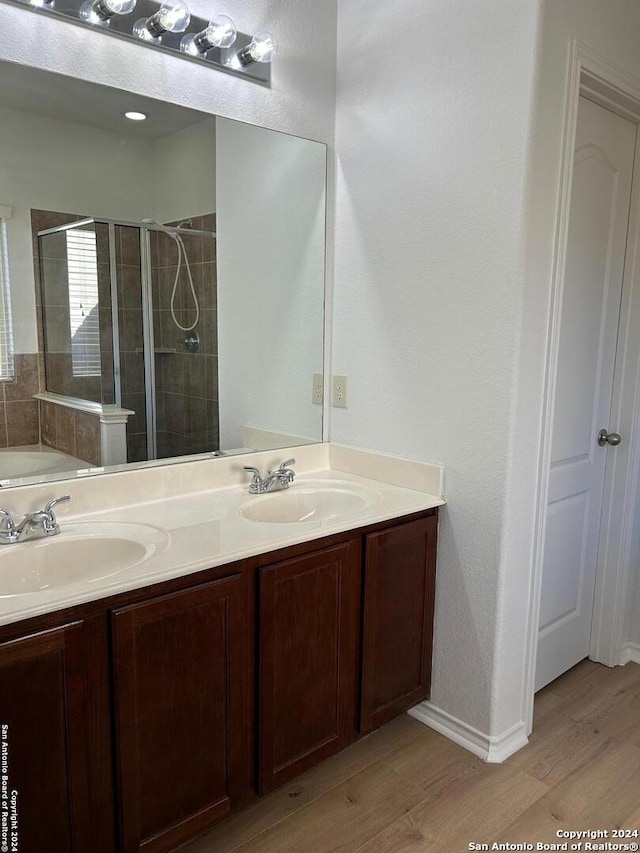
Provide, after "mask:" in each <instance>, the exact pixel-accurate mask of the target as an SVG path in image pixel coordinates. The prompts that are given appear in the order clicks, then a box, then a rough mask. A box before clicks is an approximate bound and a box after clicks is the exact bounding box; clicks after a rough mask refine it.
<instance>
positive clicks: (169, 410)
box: [0, 63, 326, 486]
mask: <svg viewBox="0 0 640 853" xmlns="http://www.w3.org/2000/svg"><path fill="white" fill-rule="evenodd" d="M0 72H1V73H2V75H3V87H2V90H1V91H0V158H1V163H2V165H1V168H0V255H1V257H0V261H1V263H0V269H1V270H2V277H1V282H0V285H1V286H0V293H1V296H0V485H2V486H6V485H9V484H12V483H22V482H25V480H23V479H20V478H29V481H30V482H33V481H34V480H35V479H44V478H46V479H55V478H62V477H65V476H68V474H67V472H72V471H76V470H81V471H83V472H85V473H86V472H87V471H88V469H95V470H94V471H92V473H94V472H95V473H98V472H99V471H101V470H103V469H104V468H106V467H109V466H113V465H122V464H130V463H150V462H154V461H155V460H164V461H165V462H166V461H167V460H169V459H174V458H178V457H185V456H190V455H193V454H202V453H217V454H226V453H234V452H242V451H244V452H248V451H251V450H263V449H268V448H276V447H286V446H292V445H296V444H302V443H307V442H315V441H320V440H322V406H321V405H314V401H313V394H312V389H313V376H314V374H321V373H322V366H323V330H324V230H325V221H324V220H325V181H326V174H325V157H326V155H325V148H324V146H323V145H321V144H319V143H314V142H310V141H308V140H303V139H299V138H295V137H290V136H287V135H285V134H281V133H277V132H275V131H268V130H265V129H262V128H256V127H252V126H250V125H246V124H242V123H239V122H234V121H230V120H228V119H220V118H216V117H212V116H206V115H203V114H200V113H196V112H194V111H191V110H187V109H184V108H181V107H177V106H175V105H169V104H164V103H162V102H156V101H150V100H148V99H141V98H139V97H137V96H135V97H134V96H133V95H130V94H128V93H126V92H120V91H117V90H112V89H106V88H104V87H99V86H95V85H93V84H88V83H85V82H82V81H77V80H73V79H71V78H64V77H59V76H58V75H52V74H48V73H45V72H41V71H36V70H34V69H29V68H25V67H23V66H18V65H12V64H9V63H0ZM131 109H136V110H138V111H139V112H143V113H145V114H146V115H147V119H146V120H145V121H141V122H132V121H127V120H126V119H125V117H124V113H125V112H127V111H128V110H131Z"/></svg>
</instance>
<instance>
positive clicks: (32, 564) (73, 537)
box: [0, 521, 169, 598]
mask: <svg viewBox="0 0 640 853" xmlns="http://www.w3.org/2000/svg"><path fill="white" fill-rule="evenodd" d="M60 527H61V532H60V533H59V534H58V535H57V536H52V537H51V538H49V539H46V538H45V539H32V540H26V541H25V542H18V543H16V544H14V545H3V546H1V548H0V598H4V597H7V596H11V595H22V594H23V593H34V592H43V591H46V590H50V589H58V588H59V587H64V586H71V585H72V584H77V583H86V582H89V583H91V582H95V581H98V580H102V579H104V578H108V577H111V576H112V575H116V574H118V573H120V572H123V571H126V570H127V569H131V568H133V567H134V566H137V565H139V564H140V563H142V562H144V561H145V560H148V559H149V558H150V557H152V556H153V555H154V554H157V553H159V552H160V551H162V550H164V548H165V547H166V546H167V544H168V542H169V536H168V535H167V534H166V533H165V532H164V531H162V530H159V529H158V528H156V527H152V526H151V525H147V524H135V523H128V522H120V523H116V522H98V523H91V524H90V523H81V522H78V523H73V522H72V523H69V524H66V525H65V523H64V521H61V523H60Z"/></svg>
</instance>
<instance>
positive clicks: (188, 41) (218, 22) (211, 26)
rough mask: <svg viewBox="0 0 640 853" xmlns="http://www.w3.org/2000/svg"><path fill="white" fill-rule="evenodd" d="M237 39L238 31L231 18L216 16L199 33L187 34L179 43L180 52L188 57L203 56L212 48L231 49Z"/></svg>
mask: <svg viewBox="0 0 640 853" xmlns="http://www.w3.org/2000/svg"><path fill="white" fill-rule="evenodd" d="M237 37H238V30H237V29H236V25H235V24H234V23H233V21H232V20H231V18H228V17H227V16H226V15H218V16H217V17H216V18H213V19H212V20H211V21H209V23H208V25H207V26H206V27H205V29H204V30H201V31H200V32H199V33H195V35H194V34H193V33H189V34H188V35H186V36H184V37H183V39H182V41H181V42H180V50H181V51H182V52H183V53H188V54H189V55H190V56H205V55H206V54H207V53H208V52H209V51H210V50H211V49H212V48H214V47H221V48H226V47H231V45H232V44H233V43H234V42H235V40H236V38H237Z"/></svg>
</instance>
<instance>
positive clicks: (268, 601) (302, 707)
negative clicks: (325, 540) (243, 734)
mask: <svg viewBox="0 0 640 853" xmlns="http://www.w3.org/2000/svg"><path fill="white" fill-rule="evenodd" d="M360 563H361V545H360V541H358V540H355V541H351V542H347V543H344V544H341V545H336V546H334V547H332V548H326V549H324V550H322V551H317V552H315V553H312V554H309V555H308V556H302V557H296V558H294V559H292V560H286V561H285V562H282V563H277V564H276V565H273V566H268V567H266V568H263V569H261V570H260V580H259V588H260V607H259V614H260V615H259V618H260V627H259V645H258V648H259V658H260V664H259V672H260V687H259V689H260V702H259V719H260V739H259V743H260V749H259V751H260V772H259V779H260V791H261V792H265V791H269V790H271V789H272V788H274V787H275V786H276V785H279V784H281V783H282V782H284V781H285V780H287V779H290V778H291V777H293V776H296V775H297V774H299V773H301V772H302V771H303V770H306V769H307V768H308V767H310V766H312V765H313V764H316V763H317V762H318V761H320V760H322V759H323V758H326V757H327V756H329V755H331V754H332V753H334V752H336V751H337V750H339V749H341V748H342V747H343V746H345V745H346V744H347V743H348V742H349V741H350V740H352V739H353V737H354V736H355V733H356V709H357V673H358V657H359V635H360V630H359V625H360Z"/></svg>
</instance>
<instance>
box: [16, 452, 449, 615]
mask: <svg viewBox="0 0 640 853" xmlns="http://www.w3.org/2000/svg"><path fill="white" fill-rule="evenodd" d="M317 447H318V446H312V448H310V449H309V450H306V449H305V450H301V449H299V448H297V449H296V456H297V457H302V459H299V461H300V462H301V466H300V467H301V468H302V471H301V473H299V475H298V476H297V477H296V480H295V482H294V483H293V485H292V486H291V487H290V489H289V490H288V491H287V492H281V493H273V498H276V496H277V495H278V494H287V493H293V492H294V491H295V490H308V489H309V488H313V486H314V484H316V486H317V485H320V487H323V486H324V487H325V488H326V487H331V486H332V484H334V483H335V485H336V486H340V485H342V488H345V489H352V490H355V491H357V492H358V493H359V494H362V495H366V498H367V501H366V505H365V506H364V507H363V508H358V509H356V510H352V511H351V512H349V513H345V514H344V515H343V516H340V517H331V518H328V519H325V520H319V521H305V522H293V523H275V524H274V523H269V522H256V521H252V520H249V519H247V518H245V517H244V516H243V515H242V514H241V512H240V509H241V508H242V507H244V506H246V505H247V504H248V502H249V501H255V500H262V499H263V498H261V497H260V496H252V495H250V494H249V493H248V490H247V485H246V483H245V484H244V485H238V484H234V485H220V484H219V483H220V479H219V478H218V483H215V484H213V487H212V488H210V489H206V488H205V489H202V488H201V486H202V482H201V480H198V481H197V482H196V483H194V491H193V493H191V494H176V495H175V496H173V497H168V496H165V495H163V496H162V497H161V498H160V499H156V500H146V501H139V502H137V503H131V504H129V505H127V506H124V505H118V506H117V507H116V508H111V509H105V508H101V509H98V510H96V509H93V510H91V511H85V512H80V513H73V512H72V511H71V507H73V508H74V509H76V510H77V509H83V507H78V506H77V505H76V506H74V504H73V503H72V504H71V505H65V506H61V507H60V512H59V513H58V521H59V523H60V527H61V530H62V532H61V534H60V535H59V537H56V539H60V540H62V539H63V537H64V531H65V525H70V524H71V523H72V522H82V523H83V526H84V525H86V526H87V529H90V527H91V524H95V525H96V526H99V524H100V523H103V522H108V523H114V522H116V523H123V522H124V523H136V524H145V525H151V526H152V527H155V528H158V529H159V530H160V531H162V532H163V533H164V536H163V537H162V539H163V543H162V545H161V546H160V547H159V548H158V550H157V551H156V553H154V554H153V555H152V556H150V557H148V558H147V559H146V560H145V561H143V562H142V563H140V564H138V565H137V566H134V567H133V568H128V569H126V570H124V571H120V572H118V573H117V574H114V575H111V576H110V577H106V578H101V579H99V580H93V581H82V582H80V583H74V584H73V585H68V586H61V587H57V588H49V589H43V590H40V591H38V592H31V593H24V594H19V595H10V596H1V595H0V625H2V624H9V623H13V622H17V621H20V620H22V619H26V618H29V617H33V616H38V615H41V614H44V613H50V612H54V611H56V610H61V609H63V608H66V607H70V606H72V605H77V604H81V603H86V602H89V601H95V600H98V599H101V598H105V597H107V596H112V595H115V594H118V593H122V592H126V591H129V590H133V589H137V588H141V587H145V586H149V585H151V584H155V583H158V582H160V581H165V580H169V579H171V578H175V577H180V576H183V575H188V574H192V573H194V572H198V571H201V570H204V569H210V568H215V567H217V566H221V565H225V564H226V563H232V562H235V561H237V560H241V559H243V558H247V557H252V556H255V555H258V554H263V553H267V552H270V551H276V550H278V549H281V548H286V547H288V546H291V545H296V544H299V543H301V542H308V541H311V540H314V539H319V538H322V537H325V536H330V535H332V534H335V533H342V532H345V531H348V530H355V529H357V528H360V527H365V526H367V525H370V524H375V523H378V522H382V521H386V520H389V519H393V518H397V517H401V516H404V515H410V514H412V513H416V512H420V511H422V510H427V509H431V508H433V507H437V506H441V505H442V504H444V502H445V501H444V499H443V498H442V497H441V496H440V495H437V494H431V493H429V492H426V491H423V490H422V488H423V487H424V486H425V485H426V486H427V487H430V488H434V486H435V488H434V491H435V490H436V489H437V488H438V486H441V485H442V468H441V466H432V465H427V463H411V462H409V461H408V460H393V458H392V457H385V456H382V455H379V454H372V453H368V452H364V453H363V452H360V451H351V450H350V449H346V448H337V449H336V450H335V451H334V453H333V455H332V456H330V451H329V449H328V448H329V446H328V445H326V446H325V447H326V448H327V449H326V450H325V449H324V448H323V449H322V450H317ZM277 453H278V456H280V457H284V456H286V455H287V452H286V451H285V452H282V451H278V452H277ZM271 455H273V454H271ZM292 455H293V454H292ZM261 456H262V455H258V458H257V455H256V454H252V455H251V456H248V457H237V458H236V460H235V468H233V469H232V468H230V467H229V466H230V465H231V464H232V463H230V462H227V469H228V470H229V471H230V470H234V471H236V470H239V471H241V470H242V469H241V466H242V464H252V465H253V464H258V463H259V461H260V457H261ZM221 461H223V460H212V461H211V462H209V463H207V464H208V465H213V466H215V465H216V464H219V463H220V462H221ZM318 462H320V463H325V465H323V466H322V467H319V468H318V467H315V466H316V465H317V463H318ZM331 462H334V463H342V467H343V468H350V469H351V471H345V470H340V469H338V468H337V467H336V465H335V464H333V465H331ZM326 463H329V464H326ZM374 463H375V464H374ZM392 463H393V464H392ZM403 466H405V467H403ZM416 466H418V468H417V467H416ZM419 466H422V473H420V470H419ZM176 467H177V466H173V469H174V472H175V468H176ZM180 467H184V466H180ZM314 468H315V470H314ZM387 469H388V470H391V471H393V476H392V479H394V480H396V481H397V482H396V483H391V482H387V481H385V480H383V479H378V476H380V475H383V476H384V474H385V471H386V470H387ZM198 470H200V469H196V468H192V469H191V473H192V474H193V472H197V471H198ZM206 470H208V471H209V472H210V471H211V470H213V469H211V468H210V469H206ZM353 470H359V471H364V472H366V473H367V474H370V473H371V474H375V475H376V476H375V477H369V476H366V477H363V476H361V475H360V474H357V473H352V471H353ZM416 470H418V474H416ZM162 471H164V472H165V480H166V478H167V477H168V476H171V475H170V472H171V468H170V467H169V468H166V469H161V470H160V472H159V473H158V474H157V476H159V477H161V476H162ZM217 471H220V472H223V468H222V467H220V468H217V469H216V472H217ZM167 472H169V473H167ZM133 476H135V472H131V473H130V474H128V475H127V477H133ZM174 476H180V477H181V480H180V481H181V482H182V483H183V482H184V477H185V475H184V472H178V473H177V474H175V473H174ZM236 476H237V475H236ZM245 477H246V475H245V474H244V472H242V478H241V479H240V481H242V479H244V478H245ZM407 478H408V479H409V481H410V483H411V486H412V487H411V488H408V487H407V486H404V485H398V484H397V483H398V482H402V481H403V480H406V479H407ZM192 479H193V477H192ZM226 479H227V480H228V479H229V475H226ZM224 480H225V476H222V481H224ZM318 481H321V482H320V483H318ZM94 483H96V484H98V485H96V486H94V488H100V486H102V491H103V492H104V490H105V488H107V486H109V484H107V485H105V480H104V479H102V478H101V479H95V480H94ZM64 485H65V487H67V488H68V490H69V491H70V492H73V488H72V487H70V486H69V484H68V483H65V484H64ZM121 485H122V482H121ZM58 486H60V484H58ZM109 487H110V488H111V489H113V488H114V485H113V484H111V485H110V486H109ZM32 488H38V487H32ZM86 488H87V484H86V482H83V483H82V489H83V490H86ZM196 489H197V490H196ZM19 491H20V490H16V492H19ZM57 491H58V492H59V491H60V489H59V488H58V490H57ZM7 494H9V492H7ZM79 494H80V492H79ZM151 494H153V492H151ZM3 497H4V495H3ZM103 497H104V495H103ZM92 502H93V504H94V505H95V504H96V502H97V499H95V498H93V500H92V501H89V502H88V505H90V504H91V503H92ZM114 502H115V500H114V499H112V500H111V506H112V507H113V504H114ZM5 503H6V501H5ZM98 503H99V502H98ZM122 503H124V501H123V502H122ZM31 508H32V507H29V509H31ZM52 544H53V542H52ZM21 547H29V543H24V544H22V545H21V544H17V545H8V546H3V548H2V549H0V574H1V573H2V559H3V555H4V554H7V553H9V551H10V550H13V549H17V548H21ZM52 552H55V547H53V548H52Z"/></svg>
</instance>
